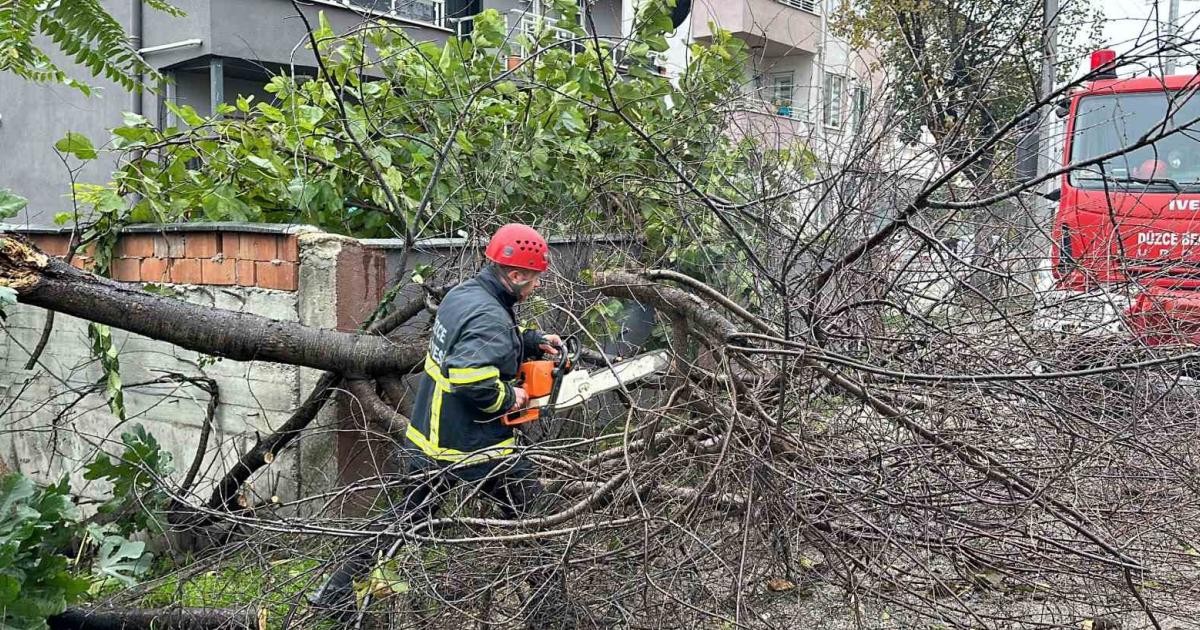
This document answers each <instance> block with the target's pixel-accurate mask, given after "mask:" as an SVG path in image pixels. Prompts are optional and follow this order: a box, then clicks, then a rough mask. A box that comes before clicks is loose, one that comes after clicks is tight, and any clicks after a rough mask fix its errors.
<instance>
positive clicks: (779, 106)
mask: <svg viewBox="0 0 1200 630" xmlns="http://www.w3.org/2000/svg"><path fill="white" fill-rule="evenodd" d="M795 93H796V80H795V78H794V73H791V72H776V73H774V74H772V75H771V107H772V109H773V110H774V111H775V113H776V114H779V115H780V116H792V115H794V112H793V105H794V98H795Z"/></svg>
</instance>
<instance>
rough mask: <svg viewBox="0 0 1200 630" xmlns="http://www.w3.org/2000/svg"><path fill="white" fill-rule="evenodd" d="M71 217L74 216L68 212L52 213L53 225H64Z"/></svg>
mask: <svg viewBox="0 0 1200 630" xmlns="http://www.w3.org/2000/svg"><path fill="white" fill-rule="evenodd" d="M73 218H75V217H74V215H73V214H71V213H70V212H59V213H58V214H56V215H54V224H55V225H66V224H68V223H70V222H71V219H73Z"/></svg>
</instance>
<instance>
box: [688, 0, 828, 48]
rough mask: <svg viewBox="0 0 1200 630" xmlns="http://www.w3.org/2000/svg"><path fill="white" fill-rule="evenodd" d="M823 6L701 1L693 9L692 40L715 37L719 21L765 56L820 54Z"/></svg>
mask: <svg viewBox="0 0 1200 630" xmlns="http://www.w3.org/2000/svg"><path fill="white" fill-rule="evenodd" d="M820 5H821V3H820V2H818V1H817V0H721V1H720V2H698V3H696V4H695V5H694V6H695V8H694V9H693V11H694V14H693V15H692V37H694V38H696V39H697V40H701V41H707V40H710V39H711V38H712V31H711V30H710V29H709V22H715V23H716V24H717V26H718V27H720V28H723V29H725V30H727V31H729V32H731V33H733V35H734V36H735V37H737V38H739V39H741V40H742V41H744V42H746V43H747V44H749V45H750V46H753V47H761V48H762V54H764V55H767V56H783V55H788V54H791V53H794V52H807V53H816V52H817V48H818V46H819V45H820V43H821V16H820V15H819V14H818V11H820V8H821V7H820Z"/></svg>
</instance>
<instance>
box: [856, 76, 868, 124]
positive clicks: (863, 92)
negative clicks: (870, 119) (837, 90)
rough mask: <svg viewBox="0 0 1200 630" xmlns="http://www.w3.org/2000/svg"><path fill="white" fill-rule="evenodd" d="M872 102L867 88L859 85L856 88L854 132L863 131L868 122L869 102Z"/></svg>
mask: <svg viewBox="0 0 1200 630" xmlns="http://www.w3.org/2000/svg"><path fill="white" fill-rule="evenodd" d="M869 100H870V96H869V93H868V92H867V86H865V85H859V86H857V87H855V88H854V131H862V128H863V124H864V123H865V122H866V120H867V102H868V101H869Z"/></svg>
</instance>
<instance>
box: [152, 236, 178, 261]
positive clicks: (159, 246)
mask: <svg viewBox="0 0 1200 630" xmlns="http://www.w3.org/2000/svg"><path fill="white" fill-rule="evenodd" d="M184 243H185V241H184V238H183V235H182V234H155V235H154V257H155V258H183V249H184Z"/></svg>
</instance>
